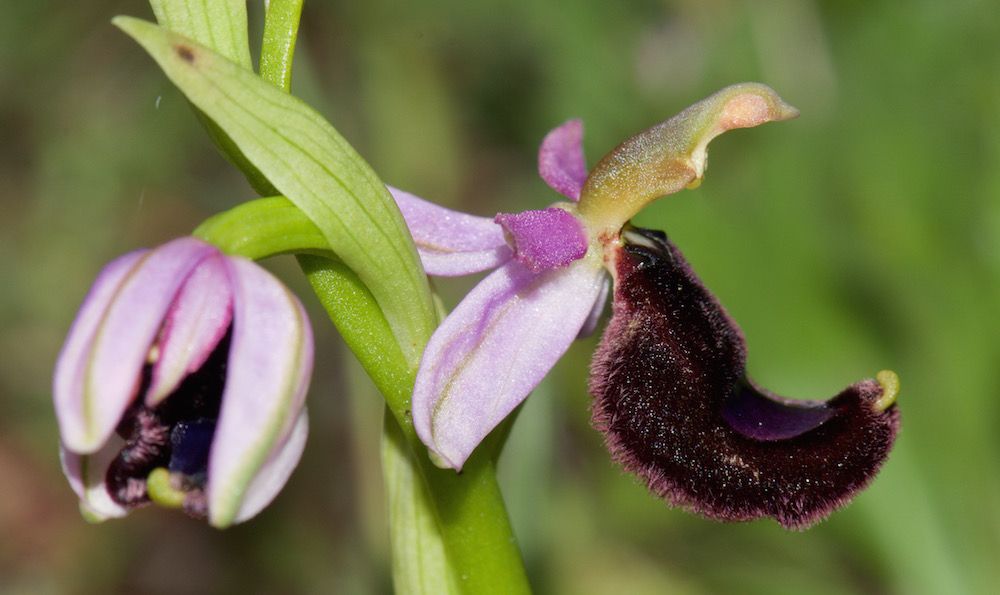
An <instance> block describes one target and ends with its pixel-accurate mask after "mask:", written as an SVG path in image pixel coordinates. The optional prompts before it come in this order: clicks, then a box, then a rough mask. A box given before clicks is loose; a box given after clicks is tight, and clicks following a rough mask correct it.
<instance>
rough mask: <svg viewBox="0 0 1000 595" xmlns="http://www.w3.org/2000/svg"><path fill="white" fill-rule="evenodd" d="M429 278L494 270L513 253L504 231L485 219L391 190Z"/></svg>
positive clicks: (390, 188)
mask: <svg viewBox="0 0 1000 595" xmlns="http://www.w3.org/2000/svg"><path fill="white" fill-rule="evenodd" d="M388 188H389V192H390V193H391V194H392V197H393V198H394V199H395V200H396V205H398V206H399V210H400V211H401V212H402V213H403V219H404V220H405V221H406V226H407V227H408V228H409V230H410V235H412V236H413V241H414V242H415V243H416V245H417V252H418V253H419V254H420V262H421V264H423V266H424V270H425V271H426V272H427V274H428V275H438V276H442V277H455V276H459V275H468V274H471V273H478V272H480V271H485V270H488V269H492V268H495V267H497V266H499V265H501V264H503V263H504V262H506V261H508V260H510V257H511V256H512V252H511V249H510V247H509V246H507V242H506V241H505V240H504V235H503V230H502V229H500V226H499V225H497V224H496V223H494V222H493V220H492V219H489V218H486V217H476V216H475V215H469V214H466V213H460V212H458V211H452V210H450V209H446V208H444V207H439V206H438V205H436V204H434V203H431V202H428V201H426V200H424V199H422V198H419V197H417V196H414V195H412V194H410V193H409V192H404V191H403V190H400V189H398V188H393V187H392V186H388Z"/></svg>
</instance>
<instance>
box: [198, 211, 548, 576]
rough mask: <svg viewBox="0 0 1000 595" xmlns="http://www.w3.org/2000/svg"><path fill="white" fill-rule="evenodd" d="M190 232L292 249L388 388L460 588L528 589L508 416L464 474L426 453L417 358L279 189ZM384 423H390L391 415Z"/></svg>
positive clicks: (256, 248)
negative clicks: (509, 497)
mask: <svg viewBox="0 0 1000 595" xmlns="http://www.w3.org/2000/svg"><path fill="white" fill-rule="evenodd" d="M194 235H195V236H197V237H200V238H201V239H204V240H205V241H208V242H210V243H212V244H214V245H216V246H218V247H219V248H220V249H222V250H223V251H225V252H227V253H230V254H237V255H241V256H246V257H248V258H254V259H260V258H266V257H268V256H273V255H277V254H289V253H296V254H298V260H299V264H300V265H301V266H302V269H303V271H305V273H306V276H307V277H308V279H309V282H310V283H311V284H312V287H313V290H314V292H315V293H316V295H317V296H318V297H319V299H320V302H321V303H322V304H323V307H324V308H325V309H326V311H327V313H328V314H329V316H330V319H331V320H332V321H333V323H334V325H335V326H336V327H337V329H338V331H339V332H340V334H341V336H342V337H343V338H344V341H345V343H347V346H348V347H349V348H350V349H351V351H352V352H353V353H354V354H355V356H356V357H357V358H358V360H359V361H360V362H361V365H362V366H363V367H364V369H365V371H366V372H367V373H368V375H369V376H370V377H371V378H372V381H373V382H374V383H375V386H376V387H377V388H378V389H379V391H380V392H381V393H382V394H383V395H384V397H385V399H386V403H387V406H388V409H389V411H390V413H391V414H392V419H393V420H395V421H394V423H396V424H398V427H399V430H400V432H401V433H402V435H403V437H404V439H405V441H406V444H407V445H408V446H409V449H410V452H411V455H412V457H411V458H412V460H413V461H415V462H416V463H417V467H418V471H419V473H420V476H421V478H422V479H423V482H424V484H425V486H426V488H427V491H428V494H429V495H430V496H431V502H432V503H433V508H434V515H435V517H436V520H437V524H438V527H439V529H440V532H441V539H442V541H443V543H444V546H445V549H446V551H447V554H448V558H449V562H450V563H451V565H452V568H453V571H454V574H455V580H456V583H457V585H458V587H459V589H460V590H461V592H463V593H470V594H471V593H475V594H488V593H503V594H518V593H530V587H529V585H528V581H527V576H526V574H525V571H524V565H523V562H522V560H521V554H520V551H519V550H518V548H517V544H516V540H515V539H514V535H513V531H512V529H511V526H510V522H509V520H508V516H507V510H506V506H505V505H504V502H503V497H502V495H501V493H500V488H499V485H498V484H497V481H496V467H495V463H496V457H497V456H498V454H499V452H500V449H501V448H502V445H503V442H504V440H505V438H506V434H507V430H508V428H509V424H504V425H502V426H501V428H499V429H498V430H497V431H495V432H494V433H493V434H492V435H491V436H490V437H489V438H488V439H487V440H486V441H485V442H484V443H483V444H482V445H481V446H480V448H479V449H477V451H476V452H475V453H474V454H473V456H472V457H471V458H470V459H469V461H468V462H467V463H466V465H465V467H464V469H463V471H462V473H460V474H459V473H455V472H454V471H452V470H446V469H439V468H437V467H436V466H434V464H433V463H432V462H431V460H430V458H429V457H428V456H427V450H426V448H425V447H424V445H423V443H421V442H420V439H419V438H418V437H417V434H416V431H415V429H414V427H413V421H412V418H411V416H410V410H409V408H410V395H411V394H412V392H413V382H414V378H415V376H416V371H417V368H418V366H419V361H418V360H416V359H408V358H407V357H406V356H405V355H404V354H403V352H402V350H401V349H400V347H399V342H398V340H397V339H396V337H395V335H394V334H393V332H392V329H391V328H390V326H389V323H388V322H387V321H386V319H385V316H384V315H383V314H382V310H381V309H380V308H379V306H378V303H377V302H376V301H375V298H374V297H373V296H372V294H371V292H370V291H369V290H368V288H367V287H366V286H365V285H364V283H363V282H362V281H361V280H360V279H359V278H358V276H357V275H356V274H355V273H354V271H352V270H351V269H350V268H349V267H347V266H346V265H345V264H344V263H343V262H341V261H340V260H338V259H336V258H335V257H332V252H331V251H330V250H329V247H328V246H327V245H326V243H325V240H324V239H323V236H322V234H321V233H320V232H319V230H318V229H317V228H316V226H315V225H314V224H313V223H312V221H310V220H309V219H308V218H307V217H306V216H305V215H304V214H303V213H302V212H301V211H299V210H298V209H297V208H296V207H295V206H294V205H292V204H291V202H289V201H288V200H287V199H285V198H284V197H272V198H261V199H257V200H253V201H249V202H247V203H244V204H242V205H240V206H237V207H235V208H233V209H230V210H229V211H226V212H223V213H220V214H218V215H215V216H214V217H212V218H210V219H208V220H207V221H205V222H204V223H203V224H202V225H201V226H199V227H198V229H197V230H195V232H194ZM387 423H390V422H388V421H387Z"/></svg>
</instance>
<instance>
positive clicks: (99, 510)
mask: <svg viewBox="0 0 1000 595" xmlns="http://www.w3.org/2000/svg"><path fill="white" fill-rule="evenodd" d="M124 445H125V441H124V440H122V439H121V438H119V437H117V436H112V438H111V440H109V441H108V443H107V444H105V445H104V446H103V447H102V448H101V449H100V450H99V451H97V452H95V453H93V454H89V455H81V454H77V453H75V452H73V451H71V450H68V449H67V448H66V447H65V446H64V445H62V444H60V445H59V461H60V463H62V469H63V473H64V474H65V475H66V479H68V480H69V485H70V487H71V488H73V491H74V492H76V495H77V496H78V497H79V498H80V509H81V511H82V512H84V514H86V515H87V517H88V518H90V519H91V520H95V521H103V520H106V519H111V518H117V517H123V516H125V515H126V514H128V510H126V509H125V508H124V507H122V506H121V505H119V504H118V503H117V502H115V501H114V499H113V498H112V497H111V493H110V492H108V484H107V473H108V467H110V466H111V463H112V462H113V461H114V460H115V458H116V457H117V456H118V453H119V452H121V450H122V447H123V446H124Z"/></svg>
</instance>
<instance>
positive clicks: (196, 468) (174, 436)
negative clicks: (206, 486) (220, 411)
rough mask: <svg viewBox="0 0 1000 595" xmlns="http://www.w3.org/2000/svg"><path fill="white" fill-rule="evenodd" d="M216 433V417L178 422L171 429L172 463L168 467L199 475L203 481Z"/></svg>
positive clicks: (192, 475)
mask: <svg viewBox="0 0 1000 595" xmlns="http://www.w3.org/2000/svg"><path fill="white" fill-rule="evenodd" d="M214 435H215V420H214V419H196V420H193V421H182V422H178V423H177V425H175V426H174V427H173V429H172V430H171V431H170V463H169V464H167V469H169V470H171V471H176V472H178V473H183V474H184V475H187V476H189V477H199V478H201V479H202V482H203V481H204V475H205V473H206V471H207V470H208V452H209V449H210V448H211V446H212V437H213V436H214Z"/></svg>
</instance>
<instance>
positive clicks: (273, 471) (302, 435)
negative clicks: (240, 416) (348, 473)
mask: <svg viewBox="0 0 1000 595" xmlns="http://www.w3.org/2000/svg"><path fill="white" fill-rule="evenodd" d="M308 436H309V416H308V414H307V413H306V410H305V409H303V410H302V413H300V414H299V417H298V419H297V420H296V422H295V425H294V426H293V427H292V432H291V434H289V435H288V437H287V438H286V439H285V441H284V443H282V444H281V445H280V446H278V447H277V448H276V449H275V450H274V451H273V452H272V454H271V457H270V458H269V459H268V460H267V462H266V463H264V465H263V466H262V467H261V468H260V471H258V472H257V475H256V476H254V478H253V481H251V482H250V485H248V486H247V490H246V493H245V494H244V495H243V502H242V503H241V504H240V510H239V512H238V513H236V518H235V520H234V521H233V522H235V523H242V522H243V521H246V520H249V519H251V518H253V517H255V516H257V514H258V513H259V512H260V511H262V510H264V507H266V506H267V505H268V504H270V503H271V501H272V500H274V498H275V497H276V496H277V495H278V492H280V491H281V488H283V487H284V486H285V483H286V482H287V481H288V478H289V477H290V476H291V475H292V471H294V470H295V467H296V466H297V465H298V464H299V459H300V458H302V451H303V450H305V448H306V438H307V437H308Z"/></svg>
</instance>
